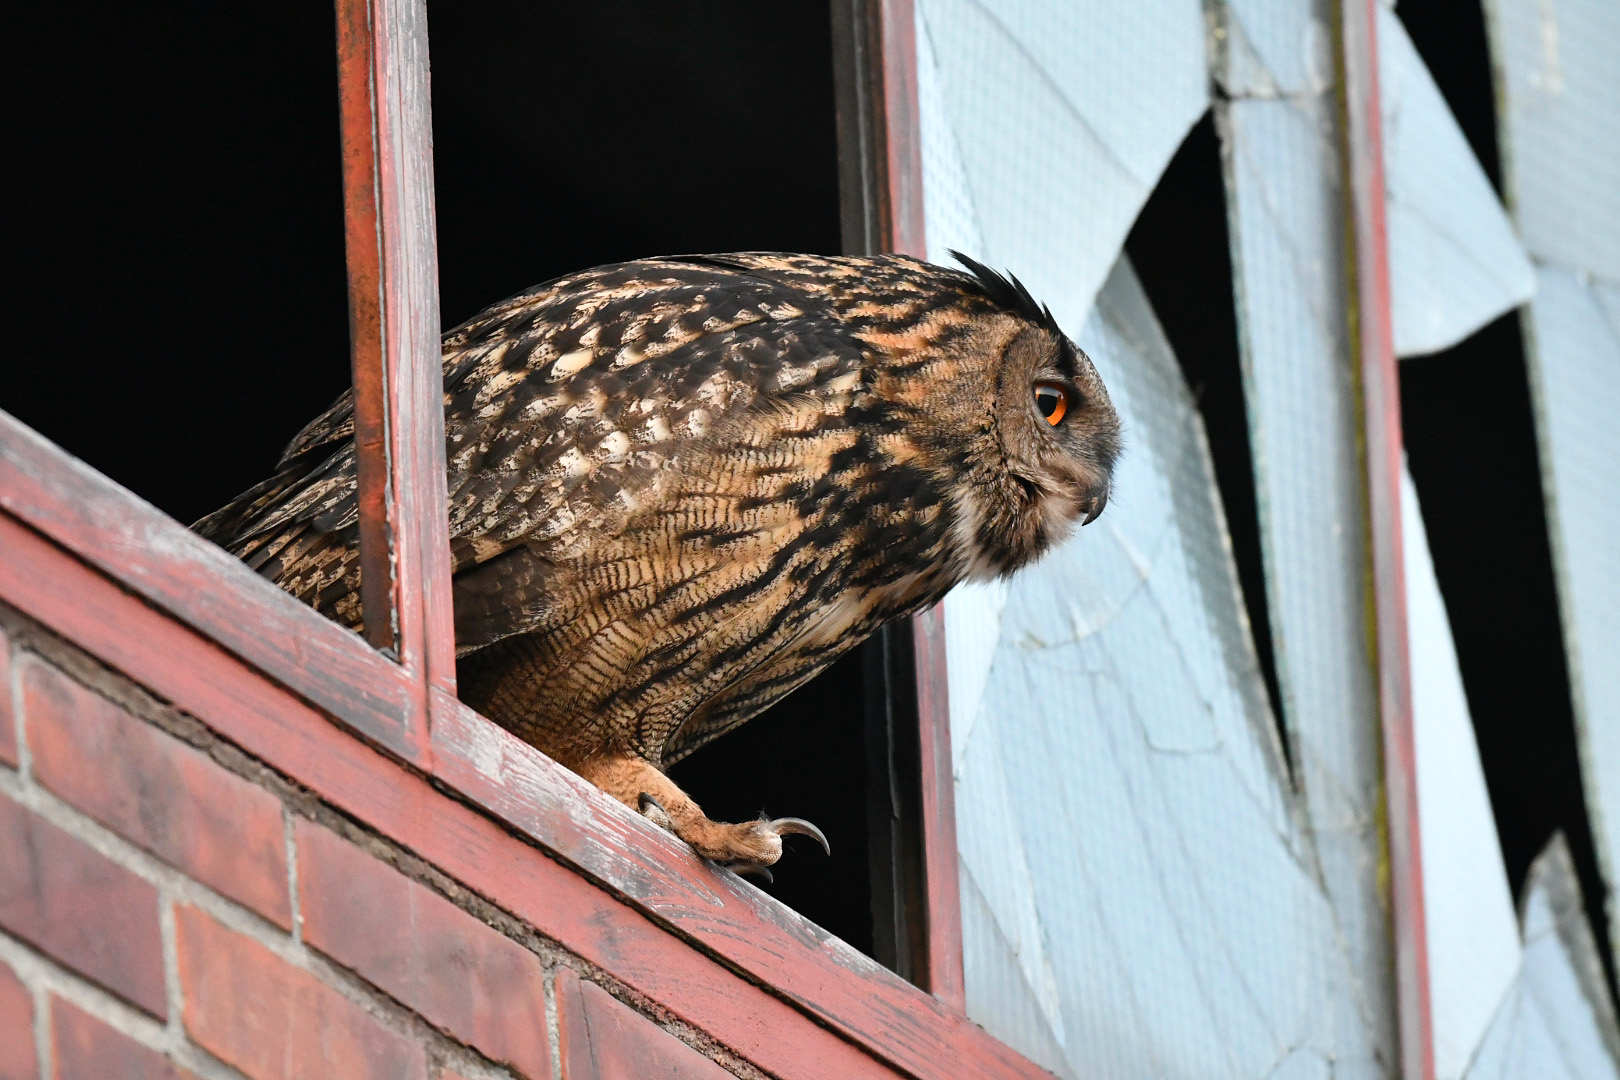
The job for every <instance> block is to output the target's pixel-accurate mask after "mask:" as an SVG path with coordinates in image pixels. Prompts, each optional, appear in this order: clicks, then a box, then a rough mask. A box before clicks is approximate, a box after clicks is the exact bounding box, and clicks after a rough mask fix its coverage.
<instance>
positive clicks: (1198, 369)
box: [1125, 113, 1289, 752]
mask: <svg viewBox="0 0 1620 1080" xmlns="http://www.w3.org/2000/svg"><path fill="white" fill-rule="evenodd" d="M1125 253H1126V254H1127V255H1128V256H1130V260H1131V264H1132V265H1133V266H1134V267H1135V268H1136V274H1137V277H1138V278H1140V279H1141V282H1142V288H1143V289H1144V290H1145V291H1146V292H1147V295H1148V299H1149V301H1150V302H1151V303H1152V305H1153V313H1154V314H1155V315H1156V316H1158V319H1159V325H1160V326H1162V327H1163V328H1164V333H1165V336H1166V337H1167V338H1169V339H1170V346H1171V348H1173V349H1174V350H1175V353H1176V360H1177V362H1178V363H1179V364H1180V365H1181V373H1182V375H1183V376H1184V377H1185V378H1186V380H1187V386H1188V388H1189V389H1190V390H1191V391H1192V395H1193V399H1194V401H1195V402H1196V403H1197V405H1198V412H1199V415H1200V416H1202V417H1203V421H1204V431H1205V432H1206V433H1207V434H1208V436H1209V449H1210V455H1211V457H1212V458H1213V459H1214V462H1215V482H1216V485H1217V486H1218V487H1219V488H1220V493H1221V506H1222V508H1223V509H1224V510H1225V512H1226V527H1227V531H1228V532H1229V533H1230V534H1231V537H1232V554H1233V556H1234V558H1235V560H1236V562H1237V572H1238V583H1239V584H1240V585H1241V587H1242V589H1243V605H1244V609H1245V610H1246V611H1247V613H1248V616H1249V626H1250V628H1251V629H1252V631H1253V634H1254V645H1255V650H1256V652H1257V653H1258V654H1259V658H1260V671H1261V674H1262V676H1263V678H1264V679H1265V684H1266V694H1267V695H1268V696H1269V697H1270V699H1271V712H1272V716H1273V717H1275V718H1276V721H1277V723H1278V724H1279V726H1280V725H1282V723H1283V713H1282V708H1281V701H1282V693H1281V690H1280V688H1279V684H1278V682H1277V661H1276V658H1275V656H1274V655H1273V651H1272V644H1271V616H1270V614H1269V611H1268V609H1267V607H1266V579H1265V564H1264V562H1263V560H1262V556H1261V548H1260V517H1259V510H1258V508H1257V504H1256V502H1255V491H1254V465H1253V458H1252V457H1251V454H1250V448H1249V420H1248V414H1247V412H1246V411H1245V406H1244V401H1243V366H1242V362H1241V359H1240V356H1239V353H1238V333H1237V312H1236V307H1235V295H1236V294H1235V293H1234V292H1233V285H1232V252H1231V246H1230V243H1229V241H1228V237H1227V228H1226V186H1225V180H1224V179H1223V177H1222V175H1221V146H1220V139H1219V137H1218V136H1217V135H1216V132H1215V121H1214V117H1213V115H1212V114H1208V113H1206V114H1205V115H1204V118H1203V119H1202V120H1200V121H1199V122H1198V123H1197V124H1195V125H1194V126H1193V129H1192V131H1190V132H1189V133H1188V134H1187V137H1186V139H1184V140H1183V141H1182V143H1181V147H1180V148H1179V149H1178V150H1177V151H1176V154H1175V157H1173V158H1172V159H1171V160H1170V165H1169V167H1168V168H1166V169H1165V171H1164V175H1163V176H1162V177H1161V178H1160V180H1159V186H1158V187H1156V188H1154V189H1153V194H1152V195H1151V196H1149V197H1148V201H1147V205H1146V206H1144V207H1143V208H1142V212H1141V214H1140V215H1138V217H1137V219H1136V224H1135V225H1134V226H1133V227H1132V229H1131V233H1130V236H1129V237H1127V238H1126V241H1125ZM1280 734H1281V736H1282V745H1283V749H1284V751H1285V752H1288V748H1289V743H1288V738H1287V735H1286V733H1285V732H1280Z"/></svg>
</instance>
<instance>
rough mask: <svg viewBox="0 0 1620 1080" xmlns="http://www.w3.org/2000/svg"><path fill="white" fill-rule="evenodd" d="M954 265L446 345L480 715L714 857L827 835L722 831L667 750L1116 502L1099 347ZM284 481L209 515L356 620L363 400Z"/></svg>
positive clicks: (464, 662) (742, 281)
mask: <svg viewBox="0 0 1620 1080" xmlns="http://www.w3.org/2000/svg"><path fill="white" fill-rule="evenodd" d="M958 258H959V259H961V261H962V263H963V265H964V266H966V267H967V268H968V272H966V273H964V272H962V271H958V270H953V269H947V268H944V267H940V266H934V265H931V264H928V263H925V262H920V261H918V260H916V259H911V258H906V257H902V256H897V255H885V256H871V257H843V258H840V257H823V256H810V255H783V254H733V255H709V256H698V257H682V258H663V259H646V260H641V261H637V262H628V263H620V264H618V265H613V266H604V267H599V268H597V269H594V270H587V271H584V272H582V273H577V274H570V275H569V276H567V277H563V278H559V279H557V280H555V281H552V282H549V283H548V284H545V285H541V286H539V287H537V288H535V289H532V290H530V291H528V292H524V293H521V294H519V295H518V296H514V297H512V298H511V299H509V300H506V301H504V302H502V303H499V304H496V305H495V306H494V307H491V308H490V309H488V310H487V311H485V312H483V313H482V314H480V315H478V316H477V317H475V318H474V319H472V320H471V321H470V322H468V323H466V324H465V325H463V326H460V327H458V328H456V329H455V330H452V331H451V332H450V333H448V334H446V335H445V338H444V408H445V429H446V450H447V456H448V459H449V477H448V478H449V496H450V498H449V507H450V537H451V546H452V552H453V567H454V602H455V627H456V652H457V657H458V674H459V682H460V686H461V693H462V697H463V698H464V699H465V700H466V701H467V702H468V704H470V705H472V706H474V707H475V708H477V709H479V710H480V711H481V712H483V713H484V714H485V715H487V716H488V717H490V718H491V719H493V720H495V721H496V722H497V723H499V724H501V725H502V726H503V727H505V728H507V729H508V730H510V731H512V732H513V733H515V734H516V735H518V736H519V737H521V738H523V739H525V740H527V741H528V742H530V743H532V744H533V745H534V746H536V747H538V748H539V749H541V750H543V751H544V752H545V753H547V754H549V755H550V756H551V757H552V758H554V759H555V760H557V761H559V762H560V763H562V764H563V765H566V766H567V767H569V768H571V769H573V770H574V771H576V772H578V773H579V774H580V775H582V776H584V777H585V778H586V779H588V780H590V781H591V782H593V783H595V784H596V785H597V786H599V787H601V788H602V789H603V790H604V791H606V792H608V793H609V794H610V795H613V796H615V797H616V798H618V799H621V800H623V801H624V802H626V803H628V804H629V805H630V806H632V807H635V808H638V809H640V810H642V811H643V812H644V813H647V814H648V815H649V816H651V817H654V818H655V819H657V820H658V821H660V823H662V824H664V825H666V826H667V827H669V828H671V829H673V831H674V832H675V833H676V834H677V835H679V836H680V837H682V838H683V839H685V840H686V841H687V842H689V843H690V844H691V845H692V847H693V848H694V849H696V850H697V851H698V852H699V853H700V854H701V855H703V856H706V857H708V858H711V859H715V860H718V861H721V862H724V863H727V864H729V865H732V866H735V867H739V868H744V869H747V868H751V867H763V866H766V865H769V864H771V863H773V862H775V861H776V860H777V859H778V858H779V857H780V855H781V851H782V839H781V838H782V836H783V835H784V834H785V833H791V832H803V833H808V834H810V835H813V836H815V837H817V839H820V840H821V841H822V843H823V844H825V843H826V841H825V839H824V838H822V837H821V836H820V833H819V831H817V830H816V829H815V828H814V826H811V825H810V824H809V823H808V822H804V821H801V820H799V819H797V818H783V819H778V820H776V821H767V820H759V821H751V822H743V823H737V824H728V823H723V822H715V821H711V820H710V819H709V818H707V817H706V816H704V814H703V812H702V811H701V810H700V809H699V808H698V806H697V805H696V804H695V803H694V802H693V801H692V800H691V799H690V798H689V797H688V796H686V795H685V794H684V793H683V792H682V791H680V789H679V788H677V787H676V786H675V784H674V783H673V782H672V781H671V780H670V779H669V778H668V777H667V776H665V775H664V774H663V772H662V768H663V767H664V766H666V765H668V764H670V763H672V762H674V761H676V760H677V759H679V758H681V757H682V756H684V755H686V754H688V753H691V752H692V751H693V750H694V749H696V748H697V747H700V746H702V745H703V744H704V743H706V742H708V741H709V740H710V739H713V738H715V737H716V736H718V735H721V734H723V733H725V732H726V731H728V730H730V729H731V728H733V727H735V726H737V725H738V724H741V723H743V722H744V721H745V720H747V719H749V718H750V717H752V716H754V715H756V714H758V713H759V712H761V711H762V710H764V709H765V708H766V707H768V706H769V705H771V704H772V703H773V702H775V701H777V700H778V699H779V698H781V697H782V696H783V695H785V694H787V693H789V692H790V691H792V690H793V689H794V688H795V687H797V686H799V685H801V684H803V683H804V682H806V681H808V680H809V679H811V678H812V677H814V676H815V675H816V674H817V673H818V672H820V671H822V670H823V669H825V668H826V667H827V666H828V665H829V664H831V663H832V662H833V661H834V660H835V659H837V658H838V657H839V656H840V655H841V654H843V653H844V652H846V651H847V650H849V649H850V648H851V647H853V646H855V645H856V644H858V643H859V642H861V641H862V640H863V639H865V638H866V637H867V636H868V635H870V634H871V633H872V632H873V631H874V630H876V629H877V628H878V627H879V626H880V625H881V624H883V623H884V622H886V621H887V620H890V619H894V618H898V617H900V616H903V615H907V614H910V613H912V612H915V611H918V610H919V609H921V608H924V607H926V606H928V605H931V604H933V603H935V602H936V601H938V600H939V599H940V598H941V597H942V596H944V595H945V593H946V591H948V590H949V589H950V588H951V587H952V586H953V585H955V584H956V583H957V582H960V581H964V580H984V579H989V578H993V577H997V576H1000V575H1005V574H1009V573H1011V572H1012V571H1014V570H1016V569H1018V568H1019V567H1020V566H1023V565H1024V564H1026V563H1028V562H1029V561H1030V560H1032V559H1034V558H1036V557H1038V556H1039V555H1040V554H1041V553H1042V552H1043V551H1045V550H1046V549H1047V548H1049V547H1051V546H1052V544H1054V543H1055V542H1057V541H1058V540H1060V539H1061V538H1062V537H1063V536H1064V535H1065V534H1066V533H1067V532H1068V530H1069V529H1070V528H1072V526H1073V525H1074V523H1076V522H1089V521H1090V520H1091V519H1092V518H1094V517H1096V515H1097V514H1098V513H1100V512H1101V511H1102V508H1103V505H1104V503H1105V502H1106V500H1107V498H1108V491H1109V480H1110V475H1111V472H1112V469H1113V464H1114V458H1115V455H1116V454H1117V452H1118V446H1119V420H1118V417H1117V416H1116V414H1115V412H1114V409H1113V406H1112V405H1111V404H1110V402H1109V399H1108V392H1107V390H1106V389H1104V387H1103V385H1102V382H1101V380H1100V379H1099V378H1098V375H1097V372H1096V370H1095V369H1094V368H1093V366H1092V364H1091V362H1090V360H1089V359H1087V357H1086V356H1085V354H1084V353H1082V352H1081V351H1080V350H1079V349H1078V348H1076V347H1075V345H1074V344H1073V343H1072V342H1071V341H1070V340H1069V339H1068V338H1067V337H1065V336H1064V335H1063V333H1062V331H1061V330H1059V329H1058V327H1057V324H1056V323H1055V321H1054V320H1053V318H1052V315H1051V312H1050V311H1049V310H1047V309H1045V308H1042V307H1040V306H1038V305H1037V304H1036V303H1035V301H1034V300H1033V299H1031V297H1030V295H1029V293H1028V292H1027V291H1026V290H1025V289H1024V287H1023V286H1022V285H1021V284H1020V283H1019V282H1018V280H1017V279H1016V278H1012V279H1008V278H1004V277H1002V276H1001V275H999V274H997V273H995V272H993V271H991V270H989V269H987V268H985V267H984V266H981V265H980V264H978V263H975V262H973V261H972V260H970V259H966V258H964V257H962V256H958ZM278 469H279V471H278V473H277V474H276V475H275V476H273V477H272V478H270V479H269V480H267V481H265V482H264V483H262V484H260V485H258V486H257V487H255V488H253V489H252V490H250V491H248V492H246V493H245V494H243V495H242V496H240V497H239V498H238V499H236V500H235V501H234V502H232V503H231V504H230V505H228V506H226V507H224V508H223V509H221V510H219V511H217V512H216V513H214V514H211V515H209V516H208V517H206V518H204V519H203V520H202V521H200V522H198V523H197V525H196V528H197V530H198V531H199V532H201V533H202V534H203V535H205V536H209V537H211V538H213V539H215V540H217V541H218V542H220V543H221V544H223V545H225V546H226V547H227V548H229V549H230V550H231V551H233V552H235V553H236V554H237V555H239V556H240V557H241V558H243V559H245V560H246V561H247V562H248V564H249V565H251V566H253V567H254V568H256V569H257V570H258V571H259V572H260V573H262V574H264V575H265V576H266V577H268V578H270V579H271V580H273V581H275V582H276V583H277V584H279V585H280V586H281V587H283V588H284V589H286V590H287V591H288V592H290V593H292V594H293V595H294V596H296V597H297V598H299V599H300V600H302V601H304V602H306V603H308V604H311V605H313V606H314V607H316V608H317V609H319V610H320V611H322V612H324V613H326V614H327V615H329V616H331V617H332V618H334V619H336V620H338V621H339V622H341V623H344V624H346V625H348V626H351V627H355V626H358V625H359V623H360V618H361V612H360V599H359V595H360V594H359V575H360V565H359V556H358V538H357V537H358V533H357V528H356V520H357V511H356V499H355V459H354V447H353V417H352V399H351V397H350V396H349V395H345V396H344V397H343V398H340V399H339V400H338V402H337V403H336V404H335V405H334V406H333V407H332V408H331V409H329V410H328V411H327V412H326V413H325V414H324V415H322V416H320V417H319V418H317V419H316V420H315V421H314V422H312V423H311V424H310V425H309V426H308V427H306V428H305V429H304V430H303V431H302V432H300V433H299V434H298V436H297V437H296V438H294V439H293V441H292V443H291V445H290V446H289V447H288V448H287V451H286V453H285V454H284V455H283V457H282V460H281V462H280V463H279V465H278Z"/></svg>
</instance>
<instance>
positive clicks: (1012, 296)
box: [950, 248, 1063, 338]
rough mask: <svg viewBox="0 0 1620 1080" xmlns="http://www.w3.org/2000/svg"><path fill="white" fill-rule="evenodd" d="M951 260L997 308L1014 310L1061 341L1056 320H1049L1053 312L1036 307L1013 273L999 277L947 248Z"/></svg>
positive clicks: (1051, 318) (981, 264)
mask: <svg viewBox="0 0 1620 1080" xmlns="http://www.w3.org/2000/svg"><path fill="white" fill-rule="evenodd" d="M950 253H951V258H953V259H955V260H956V261H957V262H959V263H961V264H962V265H963V266H965V267H967V269H968V270H969V271H970V272H971V273H972V274H973V277H974V278H975V279H976V280H977V282H978V285H979V287H980V288H981V289H983V290H984V295H985V296H987V297H989V298H990V301H991V302H992V303H994V304H996V305H997V306H999V307H1003V308H1006V309H1007V310H1009V311H1016V312H1017V313H1018V314H1020V315H1022V316H1023V317H1024V318H1026V319H1028V320H1029V321H1030V322H1032V323H1034V324H1035V325H1036V326H1039V327H1042V328H1043V329H1046V330H1048V331H1050V332H1051V333H1052V334H1053V336H1055V337H1058V338H1062V337H1063V331H1062V330H1060V329H1058V324H1057V320H1056V319H1054V318H1053V317H1052V309H1051V308H1050V307H1047V306H1046V305H1044V304H1037V303H1036V302H1035V298H1034V297H1033V296H1031V295H1030V294H1029V290H1028V289H1027V288H1025V287H1024V283H1023V282H1022V281H1019V280H1018V277H1017V275H1015V274H1006V275H1003V274H998V273H996V271H994V270H992V269H990V268H989V267H988V266H986V265H984V263H982V262H980V261H979V260H977V259H974V258H971V257H970V256H967V255H964V254H962V253H961V252H960V251H957V250H956V249H955V248H951V249H950Z"/></svg>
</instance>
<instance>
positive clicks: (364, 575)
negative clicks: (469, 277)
mask: <svg viewBox="0 0 1620 1080" xmlns="http://www.w3.org/2000/svg"><path fill="white" fill-rule="evenodd" d="M336 8H337V52H338V94H339V101H340V105H341V109H340V115H341V125H342V126H341V130H342V148H343V198H344V223H345V252H346V255H347V261H348V270H349V325H350V351H351V361H352V368H353V372H354V427H355V453H356V466H357V479H358V489H359V491H358V494H359V531H360V558H361V579H360V580H361V599H362V605H363V611H364V619H365V636H366V640H368V641H369V642H370V643H371V644H372V645H373V646H375V647H376V648H378V649H381V650H385V651H387V652H389V653H390V654H391V655H392V656H394V657H396V658H397V659H398V661H399V664H400V666H401V667H402V668H403V669H404V670H405V671H406V672H407V673H408V674H409V676H410V678H411V681H412V683H413V684H414V685H416V686H417V687H418V691H417V692H416V693H415V694H414V695H413V697H414V701H415V702H416V703H418V705H419V707H418V708H415V709H413V711H412V714H411V717H410V718H409V720H408V721H407V728H408V732H409V735H408V738H409V740H410V741H412V742H414V743H417V744H423V743H425V741H426V739H427V737H428V736H427V725H428V697H429V694H428V691H429V689H430V688H432V689H436V690H438V691H441V692H443V693H446V694H452V695H453V694H454V693H455V637H454V627H453V617H452V610H451V594H450V537H449V532H448V515H447V512H446V494H445V451H444V406H443V400H444V398H443V395H444V390H443V376H442V374H441V362H440V347H439V281H438V255H437V241H436V238H435V226H434V217H433V149H432V119H431V107H430V103H429V99H428V64H427V47H428V46H427V12H426V9H425V7H424V5H423V4H422V3H421V0H337V3H336Z"/></svg>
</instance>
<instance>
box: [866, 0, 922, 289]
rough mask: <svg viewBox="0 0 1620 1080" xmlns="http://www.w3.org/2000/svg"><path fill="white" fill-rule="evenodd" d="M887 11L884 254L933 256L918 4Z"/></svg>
mask: <svg viewBox="0 0 1620 1080" xmlns="http://www.w3.org/2000/svg"><path fill="white" fill-rule="evenodd" d="M876 2H877V3H879V5H880V6H881V16H880V21H879V26H878V31H879V34H880V35H881V36H880V39H879V40H880V41H881V47H880V49H879V50H878V56H879V63H880V70H881V78H882V86H883V91H882V102H883V131H884V136H885V139H884V147H883V165H884V180H885V181H886V185H887V199H886V203H887V206H886V213H885V221H884V249H885V250H887V251H898V252H900V253H901V254H903V255H915V256H916V257H917V258H919V259H926V258H927V257H928V233H927V228H926V226H927V222H926V220H925V218H924V215H923V172H922V122H921V118H920V115H919V113H918V104H917V17H916V11H915V9H914V6H913V0H876Z"/></svg>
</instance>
